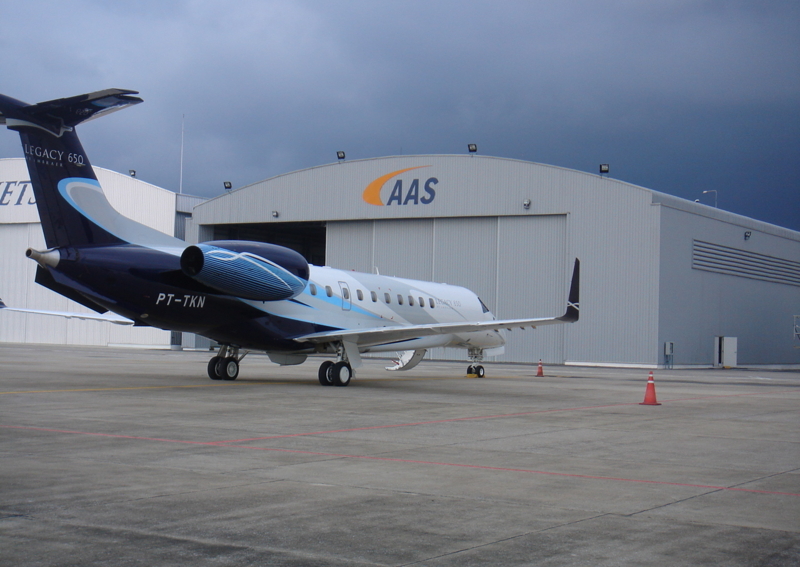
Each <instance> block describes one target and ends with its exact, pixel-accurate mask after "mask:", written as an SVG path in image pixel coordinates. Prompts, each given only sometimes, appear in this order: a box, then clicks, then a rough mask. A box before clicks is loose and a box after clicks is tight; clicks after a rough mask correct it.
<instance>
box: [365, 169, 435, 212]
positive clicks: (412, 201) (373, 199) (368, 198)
mask: <svg viewBox="0 0 800 567" xmlns="http://www.w3.org/2000/svg"><path fill="white" fill-rule="evenodd" d="M425 167H430V166H429V165H420V166H417V167H409V168H406V169H400V170H398V171H393V172H391V173H387V174H386V175H382V176H381V177H378V178H377V179H376V180H374V181H372V182H371V183H370V184H369V185H367V188H366V189H364V192H363V193H362V194H361V198H362V199H364V201H365V202H367V203H369V204H370V205H378V206H383V205H386V206H390V205H394V204H396V205H419V204H422V205H429V204H430V203H432V202H433V200H434V199H435V198H436V190H435V189H434V185H436V184H437V183H439V180H438V179H436V178H435V177H429V178H428V179H427V180H426V181H425V182H424V183H423V184H422V187H421V189H420V180H419V179H418V178H417V179H414V180H412V181H411V183H410V184H409V185H408V188H404V187H403V180H402V179H398V180H397V181H395V183H394V187H393V188H392V192H391V194H390V195H389V199H387V201H386V203H384V202H383V201H382V200H381V189H383V186H384V185H386V183H387V182H388V181H389V180H390V179H392V178H393V177H397V176H398V175H401V174H403V173H405V172H407V171H412V170H415V169H422V168H425Z"/></svg>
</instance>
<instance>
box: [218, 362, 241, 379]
mask: <svg viewBox="0 0 800 567" xmlns="http://www.w3.org/2000/svg"><path fill="white" fill-rule="evenodd" d="M216 371H217V374H218V375H219V376H220V379H221V380H236V378H238V377H239V363H238V362H236V359H235V358H222V359H220V360H219V361H218V362H217V367H216Z"/></svg>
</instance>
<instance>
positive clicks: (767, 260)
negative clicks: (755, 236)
mask: <svg viewBox="0 0 800 567" xmlns="http://www.w3.org/2000/svg"><path fill="white" fill-rule="evenodd" d="M692 268H694V269H696V270H704V271H706V272H716V273H718V274H725V275H728V276H738V277H740V278H750V279H754V280H762V281H766V282H773V283H780V284H786V285H795V286H800V262H794V261H792V260H784V259H782V258H776V257H775V256H767V255H766V254H758V253H756V252H748V251H746V250H739V249H738V248H731V247H729V246H722V245H720V244H712V243H710V242H703V241H702V240H695V241H694V242H693V245H692Z"/></svg>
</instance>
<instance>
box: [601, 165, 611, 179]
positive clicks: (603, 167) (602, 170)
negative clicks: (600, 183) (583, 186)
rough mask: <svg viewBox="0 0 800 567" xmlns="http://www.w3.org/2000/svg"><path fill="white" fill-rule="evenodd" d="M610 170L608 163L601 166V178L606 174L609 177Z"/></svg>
mask: <svg viewBox="0 0 800 567" xmlns="http://www.w3.org/2000/svg"><path fill="white" fill-rule="evenodd" d="M608 169H609V168H608V164H607V163H601V164H600V177H603V174H604V173H605V174H606V175H608Z"/></svg>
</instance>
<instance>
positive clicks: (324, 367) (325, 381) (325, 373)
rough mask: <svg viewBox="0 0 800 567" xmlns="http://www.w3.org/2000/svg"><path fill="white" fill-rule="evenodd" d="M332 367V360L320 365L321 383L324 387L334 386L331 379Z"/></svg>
mask: <svg viewBox="0 0 800 567" xmlns="http://www.w3.org/2000/svg"><path fill="white" fill-rule="evenodd" d="M331 366H333V362H331V361H330V360H326V361H325V362H323V363H322V364H320V365H319V383H320V384H322V385H323V386H330V385H331V384H333V382H332V381H331V378H330V373H331Z"/></svg>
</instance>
